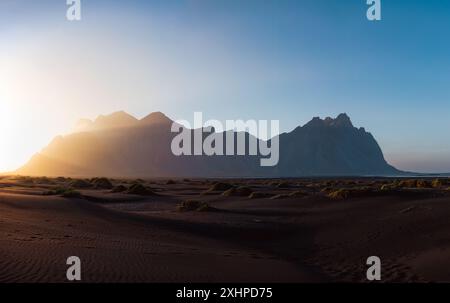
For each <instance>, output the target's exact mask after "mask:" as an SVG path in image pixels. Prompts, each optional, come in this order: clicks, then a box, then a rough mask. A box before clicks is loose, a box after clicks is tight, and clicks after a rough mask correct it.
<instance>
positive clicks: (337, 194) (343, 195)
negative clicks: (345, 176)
mask: <svg viewBox="0 0 450 303" xmlns="http://www.w3.org/2000/svg"><path fill="white" fill-rule="evenodd" d="M327 197H328V198H330V199H333V200H344V199H347V198H349V197H350V191H349V190H347V189H343V188H341V189H338V190H335V191H332V192H330V193H329V194H328V195H327Z"/></svg>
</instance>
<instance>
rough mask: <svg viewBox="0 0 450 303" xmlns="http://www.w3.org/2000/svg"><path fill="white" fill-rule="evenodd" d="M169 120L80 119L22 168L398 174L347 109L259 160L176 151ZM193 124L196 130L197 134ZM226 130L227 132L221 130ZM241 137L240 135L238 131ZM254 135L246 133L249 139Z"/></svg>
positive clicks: (286, 136)
mask: <svg viewBox="0 0 450 303" xmlns="http://www.w3.org/2000/svg"><path fill="white" fill-rule="evenodd" d="M171 125H172V121H171V120H170V119H169V118H168V117H167V116H165V115H164V114H162V113H159V112H158V113H152V114H150V115H148V116H147V117H145V118H144V119H142V120H137V119H135V118H134V117H132V116H130V115H128V114H127V113H124V112H117V113H113V114H111V115H109V116H100V117H99V118H97V119H96V120H95V121H90V120H82V121H81V123H79V124H78V126H77V128H76V131H77V132H76V133H73V134H71V135H68V136H65V137H57V138H55V139H54V140H53V141H52V142H51V143H50V144H49V145H48V146H47V147H46V148H45V149H44V150H42V151H41V152H40V153H39V154H37V155H35V156H34V157H33V158H32V159H31V160H30V161H29V162H28V163H27V164H26V165H24V166H23V167H22V168H20V169H19V170H18V171H17V173H19V174H23V175H46V176H62V175H64V176H115V177H301V176H346V175H355V176H356V175H396V174H400V173H401V172H400V171H398V170H397V169H395V168H394V167H392V166H390V165H389V164H388V163H387V162H386V161H385V159H384V157H383V153H382V151H381V149H380V147H379V146H378V144H377V142H376V141H375V139H374V138H373V136H372V135H371V134H370V133H368V132H366V131H365V130H364V129H363V128H360V129H357V128H355V127H353V125H352V123H351V121H350V118H349V117H348V116H347V115H346V114H341V115H339V116H338V117H337V118H336V119H331V118H326V119H324V120H322V119H320V118H314V119H313V120H312V121H310V122H309V123H307V124H306V125H305V126H303V127H297V128H296V129H295V130H293V131H292V132H290V133H283V134H281V135H280V136H279V140H280V161H279V163H278V165H277V166H275V167H260V165H259V164H260V161H259V160H260V158H261V157H260V156H211V157H210V156H179V157H177V156H174V155H173V154H172V152H171V149H170V146H171V142H172V139H173V137H174V136H175V135H176V134H174V133H171V131H170V128H171ZM193 132H194V131H193V130H191V134H193ZM222 135H224V134H222ZM234 136H236V134H234ZM250 136H251V135H249V134H246V138H247V139H248V138H249V137H250Z"/></svg>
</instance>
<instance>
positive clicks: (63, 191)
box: [43, 187, 82, 198]
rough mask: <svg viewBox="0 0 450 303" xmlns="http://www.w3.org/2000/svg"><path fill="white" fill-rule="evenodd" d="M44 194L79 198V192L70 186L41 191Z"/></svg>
mask: <svg viewBox="0 0 450 303" xmlns="http://www.w3.org/2000/svg"><path fill="white" fill-rule="evenodd" d="M43 195H44V196H62V197H64V198H81V197H82V195H81V193H80V192H78V191H76V190H74V189H73V188H70V187H57V188H55V189H53V190H49V191H46V192H44V193H43Z"/></svg>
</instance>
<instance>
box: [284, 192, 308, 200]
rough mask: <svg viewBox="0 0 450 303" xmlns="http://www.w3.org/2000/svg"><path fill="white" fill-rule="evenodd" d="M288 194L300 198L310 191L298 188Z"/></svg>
mask: <svg viewBox="0 0 450 303" xmlns="http://www.w3.org/2000/svg"><path fill="white" fill-rule="evenodd" d="M288 196H289V197H296V198H300V197H306V196H308V193H307V192H306V191H303V190H296V191H293V192H291V193H289V194H288Z"/></svg>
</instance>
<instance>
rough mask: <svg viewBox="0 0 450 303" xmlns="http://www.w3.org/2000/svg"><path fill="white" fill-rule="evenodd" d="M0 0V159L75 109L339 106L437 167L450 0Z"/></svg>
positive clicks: (391, 157)
mask: <svg viewBox="0 0 450 303" xmlns="http://www.w3.org/2000/svg"><path fill="white" fill-rule="evenodd" d="M381 3H382V11H381V13H382V20H381V21H377V22H369V21H368V20H367V18H366V11H367V9H368V6H367V4H366V0H347V1H342V0H305V1H302V0H239V1H238V0H184V1H182V0H179V1H175V0H161V1H157V0H146V1H137V0H127V1H125V0H120V1H118V0H117V1H114V0H81V16H82V20H81V21H72V22H69V21H67V19H66V10H67V8H68V6H67V4H66V0H40V1H35V0H2V1H1V2H0V135H1V137H0V172H1V171H11V170H14V169H16V168H18V167H20V166H21V165H22V164H24V163H25V162H26V161H27V160H28V159H29V158H30V157H31V156H32V155H33V154H35V153H36V152H39V151H40V150H41V149H42V148H44V147H45V146H46V145H47V144H48V143H49V142H50V141H51V140H52V139H53V138H54V137H55V136H56V135H59V134H66V133H68V132H69V131H70V130H71V129H72V127H73V125H74V124H75V123H76V122H77V120H78V119H80V118H91V119H94V118H95V117H96V116H98V115H100V114H108V113H112V112H114V111H118V110H124V111H126V112H128V113H130V114H132V115H134V116H136V117H138V118H142V117H144V116H146V115H147V114H148V113H150V112H154V111H162V112H164V113H165V114H167V115H168V116H169V117H170V118H172V119H185V120H192V119H193V114H194V112H195V111H201V112H203V114H204V116H205V119H218V120H227V119H257V120H260V119H269V120H273V119H277V120H280V128H281V131H291V130H292V129H294V128H295V127H296V126H298V125H303V124H305V123H307V122H308V121H309V120H310V119H311V118H312V117H315V116H320V117H327V116H332V117H334V116H337V115H338V114H339V113H343V112H345V113H347V114H348V115H349V116H350V117H351V119H352V121H353V123H354V125H355V126H358V127H365V128H366V130H367V131H370V132H371V133H372V134H373V135H374V137H375V138H376V140H377V141H378V143H379V144H380V146H381V148H382V150H383V152H384V154H385V157H386V159H387V160H388V162H390V163H391V164H393V165H394V166H396V167H397V168H399V169H403V170H409V171H417V172H450V140H449V135H448V133H449V130H450V118H449V117H450V85H449V84H450V57H449V56H448V54H449V53H450V39H448V37H449V36H450V2H449V1H441V0H428V1H422V0H409V1H408V0H381Z"/></svg>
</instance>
